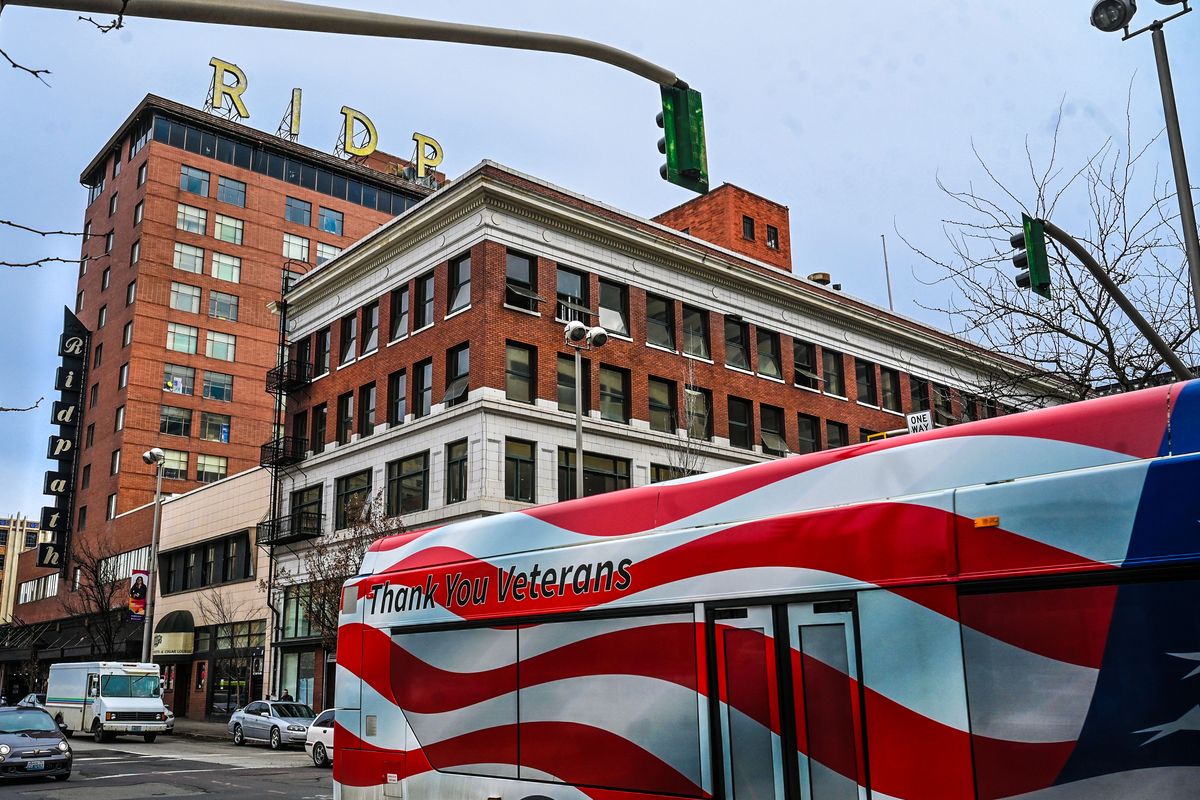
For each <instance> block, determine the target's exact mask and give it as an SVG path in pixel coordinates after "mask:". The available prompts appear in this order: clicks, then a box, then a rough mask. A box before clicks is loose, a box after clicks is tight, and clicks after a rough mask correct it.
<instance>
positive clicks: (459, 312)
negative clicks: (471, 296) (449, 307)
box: [442, 303, 471, 322]
mask: <svg viewBox="0 0 1200 800" xmlns="http://www.w3.org/2000/svg"><path fill="white" fill-rule="evenodd" d="M470 310H471V304H470V303H468V304H467V305H465V306H463V307H462V308H460V309H457V310H456V311H451V312H450V313H449V314H447V315H446V316H444V317H442V321H443V322H445V321H446V320H448V319H451V318H452V317H457V316H458V315H459V314H462V313H464V312H467V311H470Z"/></svg>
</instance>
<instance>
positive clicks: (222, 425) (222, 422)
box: [200, 411, 230, 444]
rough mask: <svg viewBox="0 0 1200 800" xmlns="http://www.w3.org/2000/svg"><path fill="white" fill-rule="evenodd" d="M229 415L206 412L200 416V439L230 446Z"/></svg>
mask: <svg viewBox="0 0 1200 800" xmlns="http://www.w3.org/2000/svg"><path fill="white" fill-rule="evenodd" d="M229 422H230V418H229V415H228V414H212V413H209V412H208V411H204V412H202V413H201V414H200V438H201V439H203V440H204V441H206V442H220V443H221V444H229Z"/></svg>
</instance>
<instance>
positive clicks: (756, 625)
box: [711, 606, 784, 800]
mask: <svg viewBox="0 0 1200 800" xmlns="http://www.w3.org/2000/svg"><path fill="white" fill-rule="evenodd" d="M711 619H712V622H713V632H714V642H715V661H716V667H717V676H716V677H717V691H718V697H719V698H720V704H719V708H720V725H721V755H722V762H723V769H722V772H723V774H724V781H725V800H784V777H783V775H784V762H783V750H782V744H781V741H780V713H779V696H780V693H779V675H778V669H777V666H776V665H777V657H776V650H775V631H774V627H775V626H774V622H773V619H772V611H771V607H770V606H755V607H749V608H722V609H716V610H714V611H713V612H711Z"/></svg>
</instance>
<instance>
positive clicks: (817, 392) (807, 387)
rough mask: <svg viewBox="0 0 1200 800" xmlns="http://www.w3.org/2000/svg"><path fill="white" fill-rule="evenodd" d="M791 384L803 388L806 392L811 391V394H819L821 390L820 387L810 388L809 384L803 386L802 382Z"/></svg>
mask: <svg viewBox="0 0 1200 800" xmlns="http://www.w3.org/2000/svg"><path fill="white" fill-rule="evenodd" d="M792 385H793V386H795V387H796V388H797V389H803V390H804V391H806V392H812V393H813V394H821V390H820V389H814V388H812V387H811V386H805V385H804V384H802V383H795V384H792Z"/></svg>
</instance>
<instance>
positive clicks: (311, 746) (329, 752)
mask: <svg viewBox="0 0 1200 800" xmlns="http://www.w3.org/2000/svg"><path fill="white" fill-rule="evenodd" d="M333 711H334V710H333V709H332V708H327V709H325V710H324V711H322V712H321V713H320V714H318V715H317V718H316V719H314V720H313V721H312V724H311V725H309V726H308V738H306V739H305V740H304V749H305V750H307V751H308V755H309V757H310V758H312V760H313V763H314V764H316V765H317V766H318V767H329V766H332V765H333Z"/></svg>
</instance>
